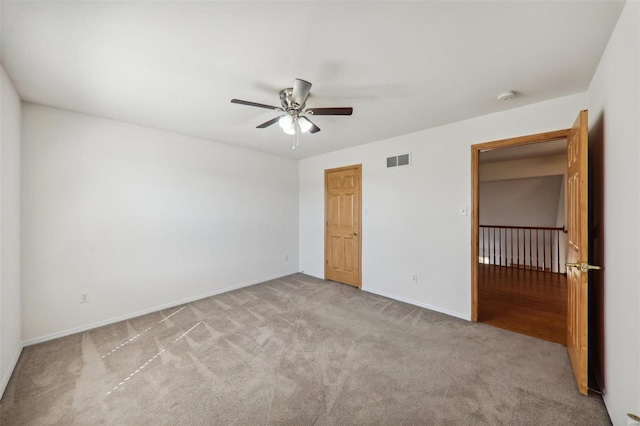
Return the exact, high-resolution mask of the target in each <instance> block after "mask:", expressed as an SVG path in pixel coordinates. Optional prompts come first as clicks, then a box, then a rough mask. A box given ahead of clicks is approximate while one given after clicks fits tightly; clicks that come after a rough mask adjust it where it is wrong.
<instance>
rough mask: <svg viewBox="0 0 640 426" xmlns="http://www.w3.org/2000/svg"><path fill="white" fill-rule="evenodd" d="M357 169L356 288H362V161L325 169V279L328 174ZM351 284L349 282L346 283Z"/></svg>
mask: <svg viewBox="0 0 640 426" xmlns="http://www.w3.org/2000/svg"><path fill="white" fill-rule="evenodd" d="M349 169H356V170H357V171H358V173H359V175H360V188H359V190H360V191H359V193H358V197H359V198H360V203H359V206H358V207H359V208H358V213H357V214H358V230H357V232H358V273H357V284H358V285H357V286H354V287H356V288H359V289H361V288H362V163H360V164H352V165H349V166H342V167H336V168H333V169H325V171H324V221H323V222H324V262H323V263H324V269H323V270H324V279H327V248H328V236H329V230H328V229H327V228H328V222H327V198H328V195H329V185H328V181H327V176H328V174H329V173H331V172H340V171H343V170H349ZM346 285H349V284H346Z"/></svg>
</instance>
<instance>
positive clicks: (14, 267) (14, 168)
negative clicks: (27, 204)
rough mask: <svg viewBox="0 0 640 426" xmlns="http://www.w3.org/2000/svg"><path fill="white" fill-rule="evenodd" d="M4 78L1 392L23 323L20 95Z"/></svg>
mask: <svg viewBox="0 0 640 426" xmlns="http://www.w3.org/2000/svg"><path fill="white" fill-rule="evenodd" d="M1 73H2V80H1V81H0V98H1V104H0V105H1V106H0V129H1V130H0V396H2V393H3V392H4V389H5V387H6V385H7V383H8V382H9V378H10V377H11V373H12V372H13V368H14V366H15V364H16V362H17V361H18V357H19V356H20V352H21V351H22V338H21V325H20V99H19V97H18V94H17V92H16V90H15V88H14V87H13V84H12V83H11V80H9V77H8V76H7V74H6V73H5V71H4V68H1Z"/></svg>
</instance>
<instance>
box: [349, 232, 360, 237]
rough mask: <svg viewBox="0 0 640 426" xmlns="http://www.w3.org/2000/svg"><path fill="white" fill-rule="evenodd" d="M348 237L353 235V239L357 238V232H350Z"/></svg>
mask: <svg viewBox="0 0 640 426" xmlns="http://www.w3.org/2000/svg"><path fill="white" fill-rule="evenodd" d="M349 235H353V236H354V237H357V236H358V233H357V232H352V233H350V234H349Z"/></svg>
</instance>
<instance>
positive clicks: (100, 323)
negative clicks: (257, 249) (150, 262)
mask: <svg viewBox="0 0 640 426" xmlns="http://www.w3.org/2000/svg"><path fill="white" fill-rule="evenodd" d="M297 273H298V271H297V270H295V271H289V272H286V273H283V274H279V275H276V276H272V277H265V278H261V279H259V280H254V281H250V282H246V283H242V284H236V285H233V286H230V287H226V288H223V289H219V290H214V291H211V292H209V293H205V294H201V295H198V296H193V297H187V298H186V299H181V300H177V301H175V302H170V303H166V304H164V305H159V306H154V307H152V308H147V309H143V310H141V311H137V312H132V313H130V314H125V315H120V316H117V317H114V318H109V319H106V320H103V321H97V322H93V323H91V324H87V325H82V326H80V327H75V328H70V329H68V330H62V331H58V332H56V333H51V334H47V335H45V336H40V337H35V338H33V339H29V340H25V341H24V342H22V344H23V346H31V345H35V344H37V343H42V342H46V341H49V340H53V339H57V338H60V337H65V336H70V335H71V334H76V333H81V332H83V331H87V330H92V329H94V328H98V327H102V326H105V325H109V324H113V323H116V322H120V321H124V320H128V319H131V318H135V317H139V316H141V315H146V314H150V313H151V312H156V311H160V310H162V309H168V308H173V307H174V306H178V305H184V304H185V303H189V302H194V301H196V300H200V299H204V298H207V297H211V296H216V295H218V294H222V293H226V292H228V291H232V290H237V289H239V288H243V287H248V286H250V285H254V284H259V283H261V282H264V281H269V280H275V279H277V278H282V277H286V276H287V275H291V274H297Z"/></svg>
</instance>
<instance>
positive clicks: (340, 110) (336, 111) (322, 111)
mask: <svg viewBox="0 0 640 426" xmlns="http://www.w3.org/2000/svg"><path fill="white" fill-rule="evenodd" d="M307 112H311V113H312V114H313V115H351V114H353V108H351V107H336V108H309V109H307Z"/></svg>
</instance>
